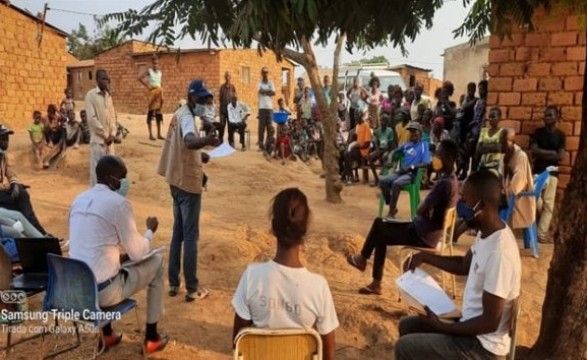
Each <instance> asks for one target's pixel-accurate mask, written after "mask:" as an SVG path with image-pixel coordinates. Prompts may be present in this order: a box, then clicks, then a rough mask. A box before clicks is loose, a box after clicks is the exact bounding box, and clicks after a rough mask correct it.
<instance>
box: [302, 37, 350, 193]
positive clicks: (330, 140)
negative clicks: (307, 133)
mask: <svg viewBox="0 0 587 360" xmlns="http://www.w3.org/2000/svg"><path fill="white" fill-rule="evenodd" d="M339 42H340V41H339ZM301 44H302V48H303V49H304V54H305V55H306V58H307V61H306V62H305V63H303V64H302V65H303V66H304V68H305V69H306V71H307V72H308V78H309V79H310V84H312V89H313V90H314V96H315V97H316V102H317V103H318V108H319V109H320V115H321V117H322V124H323V125H324V139H322V140H323V143H324V154H323V156H322V161H323V167H324V170H325V175H326V177H325V182H326V201H328V202H331V203H339V202H341V201H342V198H341V196H340V193H341V192H342V188H343V186H342V182H341V180H340V175H339V172H338V170H339V169H338V147H337V146H336V124H337V117H336V113H335V112H332V111H330V109H329V107H328V103H327V102H326V97H325V96H324V92H323V91H322V81H321V80H320V74H319V72H318V63H317V62H316V57H315V56H314V50H313V49H312V44H311V43H310V42H309V41H308V40H307V39H306V38H302V39H301ZM337 47H338V46H337ZM338 53H339V54H340V51H338ZM336 60H337V59H336V57H335V61H336ZM333 80H334V81H336V80H335V79H333ZM333 89H334V88H333ZM334 90H336V89H334ZM332 95H334V96H335V99H336V94H331V98H332ZM333 101H336V100H333Z"/></svg>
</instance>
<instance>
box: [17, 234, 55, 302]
mask: <svg viewBox="0 0 587 360" xmlns="http://www.w3.org/2000/svg"><path fill="white" fill-rule="evenodd" d="M14 241H15V243H16V249H17V250H18V256H19V257H20V265H21V267H22V274H20V275H18V276H16V277H15V278H14V279H12V288H13V289H14V290H24V291H34V290H45V289H46V288H47V281H48V279H49V269H48V266H47V254H55V255H61V247H60V246H59V240H58V239H57V238H16V239H14Z"/></svg>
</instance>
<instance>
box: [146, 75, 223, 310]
mask: <svg viewBox="0 0 587 360" xmlns="http://www.w3.org/2000/svg"><path fill="white" fill-rule="evenodd" d="M210 96H212V94H211V93H210V92H209V91H208V90H207V89H206V86H205V85H204V81H203V80H200V79H198V80H193V81H192V82H191V83H190V86H189V87H188V96H187V99H188V100H187V102H186V103H185V104H183V105H182V106H180V107H179V109H177V111H176V112H175V114H173V118H172V120H171V123H170V124H169V130H168V132H167V139H166V140H165V145H164V146H163V152H162V153H161V160H160V162H159V169H158V171H157V173H158V174H159V175H161V176H163V177H165V180H166V181H167V183H168V184H169V187H170V189H171V197H172V198H173V235H172V237H171V246H170V247H169V272H168V275H169V296H177V294H178V293H179V285H180V280H179V269H180V266H181V250H182V249H181V248H182V244H183V247H184V249H183V250H184V251H183V276H184V278H185V287H186V290H187V294H186V296H185V301H187V302H191V301H194V300H196V299H203V298H205V297H206V296H208V294H209V291H208V290H207V289H206V288H204V287H200V286H198V285H199V284H198V277H197V273H196V270H197V261H198V239H199V230H200V207H201V204H202V188H203V181H204V172H203V170H202V163H203V162H207V161H208V160H209V157H208V156H207V155H206V154H203V153H201V152H200V149H202V148H203V147H205V146H208V145H211V146H216V145H218V137H217V135H216V132H215V131H212V132H210V133H209V134H208V135H207V136H206V137H200V136H199V133H198V131H197V130H196V124H195V119H194V117H195V116H201V115H202V114H203V112H204V107H203V102H204V101H205V99H206V98H208V97H210Z"/></svg>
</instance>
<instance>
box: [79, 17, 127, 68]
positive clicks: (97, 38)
mask: <svg viewBox="0 0 587 360" xmlns="http://www.w3.org/2000/svg"><path fill="white" fill-rule="evenodd" d="M124 41H126V37H125V36H123V35H121V34H120V32H118V31H116V29H113V28H110V27H109V26H107V25H106V26H102V27H100V29H99V31H98V32H97V33H96V34H94V35H93V36H92V35H90V34H89V33H88V30H87V28H86V27H85V26H84V25H83V24H79V25H78V28H77V29H76V30H75V29H74V30H72V31H71V34H69V36H68V37H67V47H68V49H69V51H70V52H71V53H72V54H73V55H74V56H75V57H76V58H78V59H80V60H87V59H92V58H94V56H96V54H98V53H100V52H102V51H105V50H108V49H110V48H112V47H115V46H117V45H120V44H122V43H123V42H124Z"/></svg>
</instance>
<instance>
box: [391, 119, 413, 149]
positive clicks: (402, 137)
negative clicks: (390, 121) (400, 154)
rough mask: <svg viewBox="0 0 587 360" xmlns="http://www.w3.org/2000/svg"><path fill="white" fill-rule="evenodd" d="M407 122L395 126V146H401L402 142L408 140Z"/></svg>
mask: <svg viewBox="0 0 587 360" xmlns="http://www.w3.org/2000/svg"><path fill="white" fill-rule="evenodd" d="M407 126H408V124H406V125H404V124H403V123H399V124H397V125H396V126H395V134H396V135H397V146H402V145H403V144H405V143H407V142H408V141H410V132H409V131H408V129H406V127H407Z"/></svg>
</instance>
